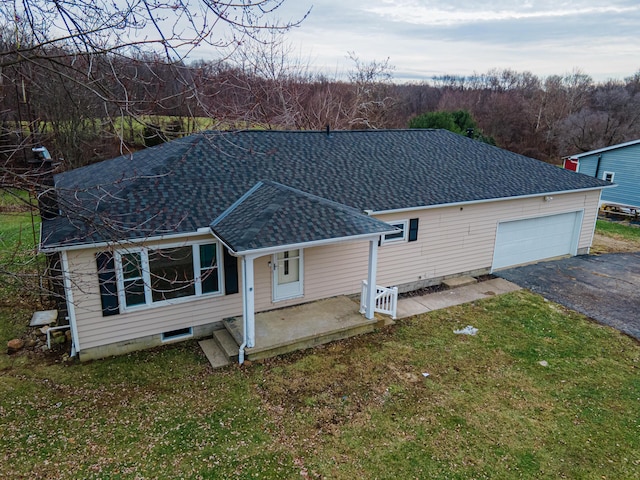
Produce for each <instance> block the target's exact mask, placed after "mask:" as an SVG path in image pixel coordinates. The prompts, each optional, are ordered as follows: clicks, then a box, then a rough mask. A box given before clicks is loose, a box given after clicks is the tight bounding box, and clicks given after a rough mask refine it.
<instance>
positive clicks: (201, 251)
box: [115, 243, 221, 309]
mask: <svg viewBox="0 0 640 480" xmlns="http://www.w3.org/2000/svg"><path fill="white" fill-rule="evenodd" d="M115 259H116V275H117V278H118V294H119V296H120V305H121V306H123V307H124V308H125V309H126V308H132V307H138V306H142V305H147V306H148V305H155V304H162V303H168V302H171V301H174V300H176V299H181V298H188V297H197V296H201V295H208V294H216V293H221V289H220V285H221V278H220V275H221V272H220V270H221V269H220V264H219V247H218V244H217V243H205V244H193V245H180V246H176V247H162V248H132V249H128V250H126V251H117V252H115Z"/></svg>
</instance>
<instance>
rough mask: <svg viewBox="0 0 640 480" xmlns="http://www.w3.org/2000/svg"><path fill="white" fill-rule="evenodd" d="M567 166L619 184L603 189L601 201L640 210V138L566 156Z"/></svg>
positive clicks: (565, 162)
mask: <svg viewBox="0 0 640 480" xmlns="http://www.w3.org/2000/svg"><path fill="white" fill-rule="evenodd" d="M563 160H564V161H563V167H564V168H566V169H567V170H573V171H574V172H578V173H583V174H585V175H588V176H590V177H595V178H599V179H601V180H605V181H608V182H612V183H615V184H616V185H617V188H606V189H604V190H602V197H601V198H600V202H601V204H603V205H610V204H615V205H617V206H620V207H626V209H624V210H623V211H625V210H627V209H630V210H632V213H635V214H637V213H638V211H640V140H633V141H631V142H626V143H620V144H618V145H612V146H610V147H605V148H599V149H598V150H592V151H590V152H584V153H578V154H576V155H570V156H567V157H564V159H563Z"/></svg>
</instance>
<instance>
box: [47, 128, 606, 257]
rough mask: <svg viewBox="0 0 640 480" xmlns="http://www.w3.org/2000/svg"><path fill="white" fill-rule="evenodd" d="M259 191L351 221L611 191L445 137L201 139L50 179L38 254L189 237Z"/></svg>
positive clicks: (264, 134)
mask: <svg viewBox="0 0 640 480" xmlns="http://www.w3.org/2000/svg"><path fill="white" fill-rule="evenodd" d="M262 179H268V180H272V181H275V182H279V183H281V184H284V185H287V186H290V187H293V188H295V189H298V190H301V191H303V192H307V193H310V194H312V195H316V196H319V197H322V198H325V199H328V200H331V201H334V202H337V203H340V204H343V205H346V206H349V207H353V208H355V209H357V210H358V211H364V210H372V211H386V210H394V209H402V208H409V207H421V206H432V205H441V204H449V203H458V202H473V201H480V200H488V199H494V198H509V197H518V196H525V195H535V194H545V193H550V192H560V191H569V190H580V189H588V188H599V187H603V186H605V185H607V184H606V183H605V182H603V181H601V180H597V179H594V178H591V177H587V176H585V175H579V174H578V175H576V174H575V173H574V172H569V171H565V170H562V169H560V168H557V167H554V166H552V165H549V164H545V163H543V162H540V161H537V160H534V159H531V158H527V157H524V156H521V155H517V154H515V153H512V152H509V151H506V150H502V149H500V148H496V147H493V146H490V145H487V144H484V143H480V142H477V141H474V140H471V139H468V138H466V137H463V136H461V135H456V134H454V133H451V132H448V131H446V130H376V131H334V132H331V134H330V135H327V134H326V132H310V131H288V132H286V131H239V132H225V133H222V132H203V133H199V134H195V135H191V136H189V137H185V138H182V139H178V140H175V141H172V142H169V143H166V144H163V145H159V146H156V147H152V148H148V149H145V150H142V151H139V152H136V153H134V154H133V155H126V156H122V157H118V158H115V159H112V160H106V161H103V162H100V163H96V164H93V165H89V166H87V167H83V168H79V169H76V170H71V171H69V172H66V173H63V174H60V175H57V176H56V188H57V190H58V194H59V196H60V199H61V202H60V203H61V208H62V210H63V213H64V215H63V216H62V217H60V218H57V219H54V220H51V221H45V222H43V246H45V247H53V246H57V245H70V244H78V243H80V244H83V243H93V242H102V241H115V240H123V239H127V238H144V237H148V236H157V235H162V234H170V233H187V232H193V231H195V230H197V229H198V228H201V227H206V226H207V225H209V224H210V223H211V221H212V220H213V219H215V218H217V217H218V216H219V215H220V214H222V212H224V211H225V210H226V209H227V208H229V207H230V206H231V205H232V204H233V203H234V202H235V201H236V200H238V198H240V197H241V196H242V195H243V194H244V193H245V192H247V191H248V190H249V189H250V188H251V187H252V186H253V185H255V184H256V183H257V182H258V181H260V180H262Z"/></svg>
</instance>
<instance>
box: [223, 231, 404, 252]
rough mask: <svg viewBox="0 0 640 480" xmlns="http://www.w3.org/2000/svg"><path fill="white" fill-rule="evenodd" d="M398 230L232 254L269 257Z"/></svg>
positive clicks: (367, 238) (363, 238)
mask: <svg viewBox="0 0 640 480" xmlns="http://www.w3.org/2000/svg"><path fill="white" fill-rule="evenodd" d="M396 230H398V229H397V228H391V229H390V230H389V231H385V232H377V233H363V234H362V235H354V236H351V237H336V238H326V239H324V240H314V241H312V242H300V243H291V244H288V245H277V246H275V247H265V248H257V249H255V250H241V251H239V252H232V253H234V255H235V256H240V255H252V256H257V257H259V256H262V255H269V254H273V253H278V252H283V251H285V250H295V249H297V248H311V247H318V246H322V245H329V244H332V243H340V242H351V241H357V240H369V239H372V238H377V237H379V236H380V235H385V234H387V233H392V232H395V231H396ZM214 236H215V237H216V238H217V239H218V240H220V241H221V242H222V243H223V244H224V245H225V246H227V248H229V246H228V245H227V244H226V243H225V242H224V241H223V240H222V239H221V238H220V237H218V236H217V235H215V234H214Z"/></svg>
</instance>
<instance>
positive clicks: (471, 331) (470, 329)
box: [453, 325, 478, 335]
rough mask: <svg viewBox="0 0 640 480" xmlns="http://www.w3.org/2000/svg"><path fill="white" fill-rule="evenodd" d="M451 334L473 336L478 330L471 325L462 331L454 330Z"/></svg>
mask: <svg viewBox="0 0 640 480" xmlns="http://www.w3.org/2000/svg"><path fill="white" fill-rule="evenodd" d="M453 333H456V334H458V335H475V334H476V333H478V329H477V328H475V327H472V326H471V325H467V326H466V327H464V328H463V329H462V330H454V331H453Z"/></svg>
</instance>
